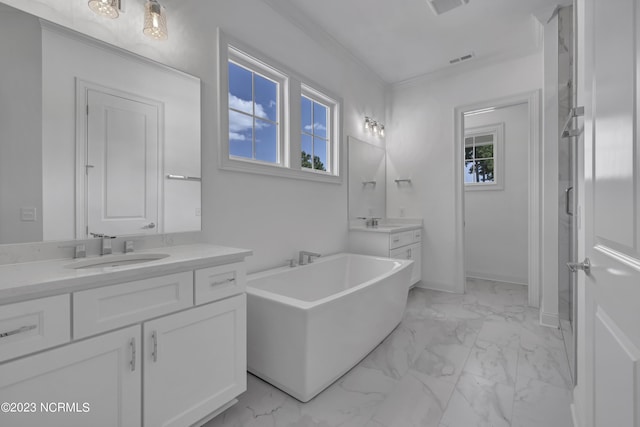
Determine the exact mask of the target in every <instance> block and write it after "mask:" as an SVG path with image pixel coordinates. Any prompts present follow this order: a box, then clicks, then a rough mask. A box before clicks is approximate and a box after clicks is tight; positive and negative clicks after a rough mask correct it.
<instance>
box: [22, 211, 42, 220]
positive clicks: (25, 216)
mask: <svg viewBox="0 0 640 427" xmlns="http://www.w3.org/2000/svg"><path fill="white" fill-rule="evenodd" d="M37 220H38V216H37V215H36V208H20V221H22V222H36V221H37Z"/></svg>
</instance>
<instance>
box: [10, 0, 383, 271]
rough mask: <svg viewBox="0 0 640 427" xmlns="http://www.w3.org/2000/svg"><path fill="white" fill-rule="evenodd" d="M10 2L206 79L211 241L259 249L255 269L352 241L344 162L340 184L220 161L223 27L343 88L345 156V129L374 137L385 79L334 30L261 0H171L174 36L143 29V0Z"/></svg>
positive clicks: (206, 211)
mask: <svg viewBox="0 0 640 427" xmlns="http://www.w3.org/2000/svg"><path fill="white" fill-rule="evenodd" d="M3 1H4V2H6V3H8V4H11V5H12V6H14V7H17V8H20V9H22V10H26V11H28V12H31V13H36V14H38V15H39V16H42V17H45V18H47V19H49V20H52V21H54V22H56V23H59V24H61V25H65V26H68V27H71V28H73V29H76V30H79V31H81V32H84V33H87V34H89V35H91V36H93V37H96V38H98V39H101V40H104V41H107V42H110V43H113V44H115V45H117V46H120V47H123V48H125V49H129V50H132V51H134V52H136V53H138V54H141V55H144V56H147V57H150V58H152V59H155V60H158V61H160V62H163V63H166V64H168V65H171V66H174V67H176V68H178V69H181V70H183V71H186V72H189V73H192V74H194V75H196V76H198V77H200V78H201V79H202V165H203V168H202V177H203V194H202V209H203V217H202V223H203V230H204V234H205V237H206V239H207V240H208V241H210V242H213V243H217V244H222V245H230V246H237V247H246V248H249V249H253V250H254V256H253V257H251V258H250V259H249V270H251V271H255V270H260V269H265V268H269V267H272V266H275V265H282V264H284V263H285V260H286V259H287V258H291V257H293V256H294V254H295V253H296V252H297V251H299V250H301V249H305V250H313V251H316V252H321V253H325V254H327V253H332V252H339V251H343V250H345V249H346V248H347V225H348V220H347V179H346V173H347V170H346V167H345V165H344V162H343V165H342V176H343V177H344V179H343V182H342V183H341V184H339V185H338V184H326V183H316V182H311V181H295V180H291V179H285V178H279V177H270V176H262V175H250V174H243V173H238V172H230V171H221V170H219V169H218V166H217V165H218V158H217V156H218V148H217V144H218V140H217V139H218V138H217V134H218V131H217V129H218V123H217V117H218V96H219V94H218V90H217V84H218V75H217V56H216V50H217V48H216V46H217V34H216V27H218V26H220V27H221V28H222V29H223V30H224V31H225V32H226V33H227V34H229V35H231V36H233V37H235V38H237V39H240V40H241V41H243V42H245V43H246V44H248V45H250V46H252V47H253V48H254V49H256V50H258V51H260V52H262V53H263V54H264V55H266V56H268V57H271V58H273V59H274V60H276V61H278V62H280V63H282V64H284V65H286V66H288V67H290V68H291V69H293V70H295V71H297V72H298V73H299V74H301V75H304V76H306V77H308V78H309V79H310V80H311V81H312V82H315V83H317V84H318V85H320V86H322V87H325V88H327V90H330V91H331V92H333V93H337V94H340V95H341V96H342V98H343V108H342V110H343V137H342V147H341V152H342V159H343V160H345V159H346V135H353V136H355V137H357V138H358V139H361V140H364V141H370V140H371V139H372V136H371V135H370V134H366V133H365V131H364V129H363V126H362V125H363V120H364V116H365V115H369V116H372V117H375V118H380V117H383V116H384V113H385V86H384V84H383V83H382V82H381V80H380V79H379V78H378V77H377V76H376V75H375V74H373V73H372V72H371V71H369V70H368V69H367V68H366V67H365V66H363V65H362V64H361V63H359V62H358V61H357V60H355V59H354V58H353V57H351V56H350V55H348V54H346V53H345V52H344V50H343V49H341V48H340V47H338V46H337V45H336V44H335V42H334V41H333V40H332V39H331V37H330V36H328V35H326V34H324V33H322V32H321V31H320V30H318V29H317V28H315V27H314V26H313V25H311V24H308V25H307V24H305V25H300V26H298V25H296V24H293V23H292V22H291V21H289V20H288V19H286V18H284V17H283V16H282V15H281V14H278V13H276V11H274V10H273V9H272V8H271V7H270V6H268V5H267V4H265V3H264V2H263V1H261V0H246V1H242V2H238V1H236V0H216V1H195V0H185V1H181V2H172V3H171V4H170V5H166V6H167V7H168V10H167V13H168V15H169V16H168V21H169V40H168V41H167V42H166V43H163V42H157V41H153V40H150V39H147V38H145V37H143V36H142V31H141V28H142V5H143V2H142V1H139V2H138V1H134V0H131V1H128V2H127V13H126V14H123V15H122V17H121V18H119V19H117V20H115V21H111V20H108V19H104V18H99V17H97V16H96V15H95V14H93V12H91V11H90V10H89V8H88V7H87V6H86V2H69V1H68V0H30V1H25V0H3ZM169 6H170V7H169ZM302 27H303V28H304V29H303V28H302ZM309 33H313V34H314V36H313V37H312V36H310V35H309ZM385 124H386V123H385Z"/></svg>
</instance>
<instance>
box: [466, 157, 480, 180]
mask: <svg viewBox="0 0 640 427" xmlns="http://www.w3.org/2000/svg"><path fill="white" fill-rule="evenodd" d="M464 182H465V183H472V182H478V181H476V175H475V167H474V162H464Z"/></svg>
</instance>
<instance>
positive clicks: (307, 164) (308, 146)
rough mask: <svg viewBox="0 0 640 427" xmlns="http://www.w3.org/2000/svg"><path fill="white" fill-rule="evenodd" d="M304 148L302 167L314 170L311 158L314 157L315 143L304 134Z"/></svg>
mask: <svg viewBox="0 0 640 427" xmlns="http://www.w3.org/2000/svg"><path fill="white" fill-rule="evenodd" d="M300 143H301V146H302V158H301V160H302V167H303V168H309V169H311V168H313V163H312V160H311V156H312V155H313V143H312V138H311V137H310V136H309V135H305V134H302V140H301V141H300Z"/></svg>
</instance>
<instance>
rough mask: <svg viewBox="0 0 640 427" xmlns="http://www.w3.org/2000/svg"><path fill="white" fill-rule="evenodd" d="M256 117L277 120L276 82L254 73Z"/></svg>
mask: <svg viewBox="0 0 640 427" xmlns="http://www.w3.org/2000/svg"><path fill="white" fill-rule="evenodd" d="M254 83H255V85H256V87H255V97H256V99H255V102H256V113H255V114H256V117H261V118H263V119H269V120H271V121H273V122H275V121H278V84H277V83H276V82H274V81H273V80H269V79H266V78H264V77H262V76H259V75H257V74H256V75H255V77H254Z"/></svg>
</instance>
